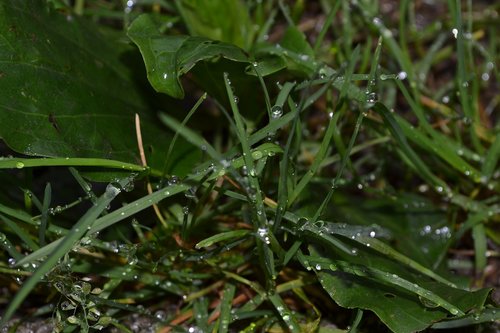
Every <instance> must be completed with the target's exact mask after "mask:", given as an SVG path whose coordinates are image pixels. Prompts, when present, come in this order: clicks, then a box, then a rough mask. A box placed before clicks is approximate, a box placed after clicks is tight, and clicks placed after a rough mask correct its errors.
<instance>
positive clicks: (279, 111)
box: [271, 105, 283, 119]
mask: <svg viewBox="0 0 500 333" xmlns="http://www.w3.org/2000/svg"><path fill="white" fill-rule="evenodd" d="M282 115H283V108H282V107H281V106H279V105H275V106H273V107H272V108H271V117H272V118H273V119H278V118H280V117H281V116H282Z"/></svg>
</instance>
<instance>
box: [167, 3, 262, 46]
mask: <svg viewBox="0 0 500 333" xmlns="http://www.w3.org/2000/svg"><path fill="white" fill-rule="evenodd" d="M176 3H177V8H178V9H179V11H180V13H181V16H182V19H183V20H184V23H185V24H186V26H187V28H188V30H189V33H190V34H191V35H193V36H201V37H206V38H209V39H213V40H218V41H222V42H226V43H230V44H234V45H236V46H238V47H241V48H243V49H245V50H248V49H249V48H250V47H251V45H252V39H253V36H254V35H255V32H256V31H255V30H254V27H253V24H252V23H251V21H250V17H249V15H248V9H247V8H246V5H245V3H244V2H243V1H241V0H211V1H204V0H177V1H176Z"/></svg>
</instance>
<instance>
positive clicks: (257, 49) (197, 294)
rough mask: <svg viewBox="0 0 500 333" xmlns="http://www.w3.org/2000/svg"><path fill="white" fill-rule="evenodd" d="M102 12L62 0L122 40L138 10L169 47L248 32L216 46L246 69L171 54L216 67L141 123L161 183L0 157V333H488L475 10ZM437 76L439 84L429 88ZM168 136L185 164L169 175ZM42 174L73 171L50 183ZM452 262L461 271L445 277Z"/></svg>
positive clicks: (487, 190)
mask: <svg viewBox="0 0 500 333" xmlns="http://www.w3.org/2000/svg"><path fill="white" fill-rule="evenodd" d="M218 3H219V6H223V3H224V2H223V1H220V2H218ZM233 5H234V4H233ZM116 6H117V5H116V4H115V3H113V2H104V3H102V4H92V3H86V4H85V3H84V2H81V1H77V5H76V7H75V9H74V11H73V12H72V13H74V14H80V15H84V16H89V17H90V16H92V17H94V18H95V19H97V21H102V22H108V23H109V22H110V20H117V22H118V23H119V25H120V26H121V25H122V24H124V25H125V26H126V27H128V25H129V23H130V22H132V21H133V19H135V18H136V17H137V16H138V14H140V13H142V12H144V13H147V14H146V15H150V16H148V18H147V19H144V20H143V21H141V23H143V22H148V24H150V23H151V22H153V23H154V24H156V25H157V28H158V29H159V30H160V31H166V33H167V34H168V35H174V36H176V35H179V34H181V33H188V32H193V31H196V32H197V33H200V31H202V30H200V29H201V28H200V26H194V25H196V24H197V23H196V22H198V21H197V20H196V18H200V20H201V18H203V19H204V20H206V21H202V23H203V24H201V23H200V24H201V25H202V27H204V28H206V29H208V27H212V28H213V27H219V29H222V30H221V31H223V32H224V29H233V28H234V26H237V25H238V23H239V24H240V25H239V26H240V27H242V29H243V28H244V27H247V26H252V24H251V23H252V22H254V23H255V25H256V26H257V27H258V28H255V29H257V30H254V31H250V32H248V34H249V35H248V36H246V35H245V36H243V37H244V38H243V39H241V38H236V37H234V36H233V35H232V34H229V33H228V31H226V34H225V33H221V35H220V39H223V42H228V43H229V42H233V43H234V44H237V43H240V44H238V45H239V46H241V47H243V48H246V51H247V52H248V54H249V57H250V58H251V59H249V60H248V61H247V62H245V61H242V60H241V59H240V58H239V57H240V56H241V55H240V53H238V56H235V55H234V53H231V51H230V50H232V49H231V47H230V46H229V44H224V43H221V44H219V43H213V42H211V41H207V40H204V39H202V38H199V39H196V38H195V39H190V40H188V41H189V43H194V45H195V47H193V48H192V49H190V52H192V53H189V52H188V53H187V55H186V54H182V56H185V57H186V58H189V57H190V56H192V54H196V52H197V50H198V48H204V47H207V48H208V47H215V48H217V47H220V45H222V46H221V47H222V48H225V49H221V50H220V51H218V52H220V57H221V58H224V60H220V59H218V60H220V61H218V62H215V61H214V62H212V61H211V60H212V59H208V60H207V59H206V58H203V57H202V56H200V57H199V59H198V58H196V60H193V61H194V62H195V63H196V62H199V63H198V65H197V66H195V67H193V66H194V64H184V65H185V66H186V67H182V68H180V69H179V75H181V74H184V73H180V72H182V71H186V72H187V71H189V70H190V69H192V74H190V75H191V76H190V77H188V78H187V79H185V81H183V82H182V83H184V86H185V87H189V86H196V87H190V88H186V92H185V94H186V96H187V98H186V99H185V101H186V103H190V105H192V106H189V107H185V105H184V106H183V107H184V108H187V109H189V108H190V111H189V112H188V113H187V114H186V115H182V116H177V115H176V114H175V112H172V113H168V112H166V111H167V110H166V109H167V106H165V105H163V106H162V109H163V110H164V111H161V112H160V113H159V114H158V118H157V119H158V120H159V121H160V122H161V123H162V124H163V125H164V126H165V130H169V131H171V132H172V133H173V136H172V137H173V139H172V141H170V142H169V143H168V149H167V150H166V151H167V154H166V155H165V157H164V159H163V160H162V161H161V163H160V164H159V165H161V166H163V169H161V168H157V167H155V166H148V165H147V161H146V160H145V158H143V159H142V162H141V163H140V165H139V163H137V164H133V163H123V162H121V161H114V160H108V159H99V158H64V157H61V158H32V157H31V158H29V157H26V156H21V155H20V154H16V156H14V157H8V158H2V159H1V160H0V168H1V169H3V170H2V174H1V175H0V177H2V180H5V184H7V185H8V187H6V191H5V193H4V194H2V195H1V197H0V220H1V221H2V224H1V227H0V232H1V233H0V245H1V246H2V248H3V250H4V251H3V253H2V260H3V261H2V263H1V264H0V270H1V271H2V273H3V276H2V278H1V281H2V283H3V284H4V285H5V286H7V288H6V296H5V297H6V298H7V297H9V298H10V297H12V299H10V300H9V301H8V302H5V301H4V304H5V305H6V310H5V312H3V313H2V325H4V324H6V323H7V321H8V320H9V319H10V318H11V317H12V316H13V315H14V313H15V312H16V311H18V313H21V314H23V313H24V312H30V311H29V310H32V309H33V308H38V309H37V310H36V311H34V314H35V315H36V316H40V317H46V316H51V317H52V318H53V319H54V330H55V331H65V330H75V329H79V330H81V331H85V332H87V331H91V330H101V329H104V328H106V327H111V326H115V327H116V328H117V329H119V330H122V331H134V330H135V329H134V327H135V324H134V323H130V322H129V321H128V320H127V318H128V317H129V316H130V314H135V315H138V316H139V315H140V316H141V317H142V318H147V319H146V320H147V321H148V325H150V326H151V327H154V328H155V329H156V330H157V331H159V332H174V331H175V332H177V331H179V332H185V331H188V332H211V331H218V332H232V331H242V332H254V331H270V332H316V331H318V332H356V331H357V330H360V331H363V330H365V331H374V330H376V329H377V328H378V325H386V326H387V327H388V328H389V329H390V330H392V331H394V332H413V331H421V330H425V329H427V328H431V329H432V328H433V329H447V328H448V329H449V328H462V327H465V326H469V325H476V326H475V327H478V330H483V329H484V330H486V329H489V328H491V327H493V328H494V327H495V325H496V326H498V325H497V322H498V319H499V317H498V314H499V313H500V312H499V311H498V308H497V305H496V304H495V302H494V301H492V300H491V299H489V298H488V296H489V294H490V292H491V289H489V287H493V285H491V279H492V274H491V273H489V272H490V270H491V267H496V266H495V265H498V263H497V262H496V261H497V257H498V244H499V241H500V239H499V237H498V232H497V231H496V229H495V224H496V223H498V216H499V214H498V213H499V211H500V206H499V204H498V189H499V183H498V178H499V176H500V174H499V172H498V159H499V156H500V139H499V134H498V117H497V116H496V115H495V114H494V112H493V110H494V109H495V108H496V107H497V104H498V98H497V97H491V95H489V91H490V89H491V87H493V86H495V85H497V84H498V83H497V81H498V70H497V69H496V68H495V66H493V67H492V68H491V65H489V64H494V63H495V59H497V58H498V55H496V54H495V50H496V43H497V39H498V37H497V36H496V35H494V34H492V30H489V29H490V26H489V25H488V19H489V17H488V15H489V14H487V13H485V14H481V15H479V16H478V17H477V18H476V17H475V15H473V14H476V12H475V8H476V7H474V6H472V4H471V3H469V4H468V5H467V6H468V7H466V8H462V7H461V6H462V5H461V2H458V1H456V2H454V1H449V2H448V4H447V6H446V5H445V4H436V5H435V6H436V8H435V10H437V11H439V10H444V9H446V12H447V13H449V18H448V20H445V21H444V22H443V23H442V24H441V25H440V26H437V25H435V24H427V25H425V26H420V23H419V22H418V18H417V16H416V15H417V8H415V6H417V5H416V4H413V3H411V2H409V1H403V2H402V3H401V4H399V16H398V20H399V21H394V20H390V19H383V18H382V16H381V15H382V14H383V13H382V11H383V10H385V9H384V8H383V7H380V8H379V6H377V5H376V4H375V3H374V4H370V3H368V2H365V1H359V2H353V3H348V2H340V1H335V2H334V3H333V5H331V4H329V3H327V2H324V3H323V2H321V4H314V5H313V4H306V3H305V2H301V1H297V2H295V3H293V4H287V3H285V2H283V1H278V2H276V3H275V2H274V1H270V2H266V3H263V2H253V1H249V2H246V3H245V6H243V5H242V7H241V8H239V7H238V10H239V11H241V12H240V14H241V15H242V16H241V17H244V19H241V22H236V21H235V22H232V23H231V24H230V25H228V26H230V28H228V26H226V25H224V24H223V23H224V22H223V21H222V20H223V19H224V20H225V19H228V18H225V17H220V16H214V17H215V18H214V17H210V15H208V14H207V13H205V12H203V11H204V10H205V11H207V12H210V11H211V10H213V11H214V12H216V11H217V8H216V5H213V6H215V7H213V8H212V7H210V6H211V5H210V6H209V5H207V7H203V5H201V4H199V8H198V7H196V6H194V7H192V6H191V7H190V6H189V5H188V4H187V2H185V1H178V2H176V5H175V6H173V5H169V4H168V3H164V4H163V3H161V2H158V3H155V4H154V5H153V6H152V7H149V6H148V5H147V4H141V3H137V4H135V3H134V2H128V3H127V6H128V7H126V8H125V12H122V8H121V7H120V8H119V10H118V11H117V10H116ZM234 6H238V5H234ZM422 6H423V7H424V10H431V9H433V8H432V7H430V5H422ZM426 6H429V7H426ZM442 6H443V7H442ZM478 6H479V5H478ZM62 8H65V9H63V10H67V11H71V9H68V8H67V7H65V6H63V7H62ZM214 8H215V9H214ZM221 8H222V7H221ZM221 8H219V10H222V9H221ZM478 8H479V7H478ZM235 10H236V9H235ZM488 10H490V11H493V12H495V11H498V10H497V8H496V7H495V6H491V7H488ZM313 11H314V12H313ZM214 12H210V13H214ZM426 14H427V15H431V16H432V13H426ZM214 15H215V14H214ZM310 15H315V16H317V18H318V19H320V20H324V24H323V25H322V26H321V29H319V31H318V32H315V31H312V30H311V29H308V28H307V23H310V21H308V19H307V17H308V16H310ZM432 17H434V18H435V16H432ZM143 18H144V16H143ZM301 18H302V20H301ZM217 20H221V22H220V23H218V21H217ZM218 24H219V25H220V26H219V25H218ZM476 26H478V28H477V30H475V29H476V28H475V27H476ZM131 30H132V29H131ZM131 30H129V35H130V36H132V40H134V42H135V43H137V44H138V46H139V48H140V49H141V52H142V55H143V57H144V59H147V60H146V66H149V65H150V64H151V63H150V62H148V61H149V60H150V58H148V57H152V59H153V60H156V62H153V66H167V65H169V64H165V62H163V63H162V62H161V61H159V60H162V59H163V58H161V57H163V56H165V55H164V54H163V53H162V52H157V53H154V52H150V53H148V51H147V50H146V48H145V47H143V45H142V44H140V43H141V42H140V41H139V38H137V36H138V34H137V30H134V31H131ZM216 31H217V30H210V34H211V35H210V36H209V37H212V38H213V36H214V34H216ZM139 32H140V37H141V38H143V39H147V38H151V39H152V40H154V41H158V40H161V36H160V37H159V35H158V32H157V31H154V32H152V31H149V30H148V29H143V30H140V31H139ZM148 34H150V35H148ZM207 34H209V33H208V32H207ZM338 34H341V36H342V38H339V36H338ZM482 35H485V36H486V37H481V36H482ZM151 36H153V37H151ZM240 37H241V36H240ZM231 38H235V39H234V40H231ZM481 38H483V39H481ZM274 39H276V40H274ZM278 39H279V42H280V43H279V44H278ZM186 40H187V39H186ZM486 42H487V43H488V44H487V45H485V43H486ZM148 43H149V41H148ZM159 43H160V44H161V42H159ZM165 43H167V42H165ZM186 43H187V42H186ZM197 43H198V44H197ZM167 44H168V43H167ZM151 45H153V46H151ZM154 45H155V44H154V43H151V44H147V46H151V47H154ZM190 45H191V44H190ZM207 45H208V46H207ZM311 45H313V46H311ZM170 46H171V45H170V44H168V47H170ZM186 48H188V46H186ZM145 50H146V51H145ZM181 50H182V49H181ZM208 50H209V51H210V52H212V50H213V49H208ZM228 50H229V51H228ZM209 51H207V52H209ZM176 52H181V51H179V50H177V51H176ZM166 53H168V52H166ZM179 54H181V53H179ZM241 54H243V53H241ZM245 54H246V53H245ZM477 55H479V56H480V60H476V61H478V62H479V64H476V65H475V66H474V63H473V60H474V59H475V56H477ZM450 57H453V58H452V59H453V60H450ZM175 61H177V60H175ZM179 61H180V60H179ZM242 63H243V64H244V65H242ZM141 65H142V64H141ZM189 66H191V67H189ZM441 66H444V67H445V68H456V70H453V71H452V75H446V76H444V77H440V73H439V68H440V67H441ZM187 67H189V69H186V68H187ZM153 68H155V69H156V68H158V69H159V70H163V69H162V67H153ZM477 69H479V72H478V70H477ZM483 70H484V72H482V71H483ZM161 73H163V72H161ZM165 73H166V72H165ZM176 73H177V72H176ZM486 74H487V76H486ZM148 75H149V76H148V77H149V79H150V80H151V81H152V83H153V86H154V87H155V89H156V88H157V87H159V88H160V89H161V87H162V84H163V83H162V81H154V80H155V79H154V78H153V77H154V75H155V74H153V72H152V71H150V72H148ZM164 75H165V80H166V78H167V77H168V75H166V74H164ZM176 75H177V74H176ZM179 77H180V76H179ZM0 79H1V76H0ZM156 79H157V78H156ZM277 80H278V82H277V83H276V84H275V82H276V81H277ZM153 81H154V82H153ZM158 82H159V83H158ZM187 82H190V83H189V84H186V83H187ZM171 84H172V86H169V87H167V88H169V89H171V90H167V91H176V92H179V91H181V92H182V94H184V90H183V88H182V87H181V86H180V83H179V81H178V77H175V81H174V82H173V83H171ZM178 85H179V86H178ZM172 87H173V88H172ZM179 87H180V88H179ZM176 89H180V90H176ZM200 90H206V91H207V93H202V94H201V95H202V97H201V98H197V96H200ZM155 96H156V97H158V99H161V98H160V97H159V96H158V95H155ZM168 102H169V103H170V102H171V101H170V100H169V101H168ZM159 104H160V105H161V102H159ZM483 105H486V107H484V108H483V107H482V106H483ZM211 114H212V115H211ZM213 115H214V116H213ZM206 119H209V121H210V122H213V123H214V124H216V126H205V123H206V122H207V120H206ZM136 130H137V131H138V133H140V127H139V126H137V128H136ZM134 134H135V133H134ZM123 135H131V133H123ZM139 137H140V136H139ZM181 140H184V141H182V142H187V143H189V144H190V145H191V147H192V149H194V150H196V151H201V153H200V154H199V155H197V157H198V159H197V160H196V161H195V162H192V163H191V164H190V169H189V170H187V171H186V172H185V174H186V175H185V176H182V177H179V176H178V175H176V174H175V173H174V172H172V170H174V169H175V168H174V166H175V163H176V161H174V160H173V152H174V151H175V150H176V149H177V147H179V142H180V141H181ZM139 142H141V140H139ZM193 147H194V148H193ZM145 148H146V149H147V147H144V145H143V144H140V143H139V145H138V148H137V150H138V151H141V152H142V153H144V151H145V150H146V149H145ZM186 160H187V158H186ZM56 167H57V168H58V169H57V170H61V168H64V169H68V170H69V172H66V173H64V174H62V176H59V175H57V176H54V174H53V173H52V172H53V170H55V168H56ZM124 170H125V171H126V173H123V171H124ZM118 171H120V172H118ZM40 173H42V174H43V175H44V178H43V179H44V181H43V184H42V183H41V182H39V181H37V179H36V178H37V177H38V176H39V174H40ZM13 176H14V177H13ZM98 178H99V179H102V178H107V181H106V182H104V183H99V182H97V181H96V179H98ZM110 179H111V181H110ZM68 184H70V185H68ZM103 184H104V185H103ZM7 185H6V186H7ZM19 189H21V190H19ZM71 198H73V199H71ZM469 250H472V251H469ZM469 254H472V256H473V258H472V256H468V255H469ZM495 260H496V261H495ZM464 267H465V268H467V269H468V270H469V271H468V274H465V275H461V274H453V271H459V270H461V269H463V268H464ZM494 287H496V286H494ZM28 300H29V302H27V301H28ZM24 310H26V311H24ZM32 312H33V311H32ZM495 321H496V323H495ZM374 322H375V323H377V324H373V323H374ZM332 326H335V328H332Z"/></svg>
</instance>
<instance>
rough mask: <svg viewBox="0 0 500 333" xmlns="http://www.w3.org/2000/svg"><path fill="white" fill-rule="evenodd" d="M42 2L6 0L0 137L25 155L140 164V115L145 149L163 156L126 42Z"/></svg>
mask: <svg viewBox="0 0 500 333" xmlns="http://www.w3.org/2000/svg"><path fill="white" fill-rule="evenodd" d="M44 3H45V2H44V1H3V2H2V3H1V4H0V137H1V138H2V139H3V140H4V141H5V142H6V143H7V144H8V145H9V147H10V148H12V149H13V150H15V151H16V152H19V153H22V154H26V155H33V156H50V157H85V158H106V159H114V160H118V161H122V162H128V163H134V164H140V159H139V152H138V148H137V139H136V129H135V123H134V114H135V113H138V114H139V115H140V118H141V127H142V134H143V141H144V145H145V149H146V152H148V151H150V150H151V151H154V152H155V153H154V154H159V155H163V153H162V152H163V149H164V148H163V147H164V146H165V141H168V139H169V138H168V136H166V135H165V134H164V133H162V132H161V129H160V127H158V126H157V124H156V122H155V121H154V119H153V118H152V117H151V115H149V114H148V112H147V111H146V110H147V108H146V103H145V101H144V100H143V98H142V97H141V95H139V93H138V90H137V89H135V86H134V84H133V82H132V81H131V74H130V71H129V69H128V68H127V67H126V66H124V64H122V63H121V59H120V57H121V54H120V53H119V51H118V50H119V49H123V47H121V46H119V45H117V44H116V42H114V41H110V40H107V39H105V38H104V37H103V36H102V35H101V34H100V33H99V32H98V31H97V28H96V26H95V25H94V23H91V22H88V21H85V20H83V19H81V18H79V17H73V16H65V15H63V14H61V13H59V12H56V11H55V10H50V9H49V8H47V6H46V5H44ZM149 147H151V149H148V148H149ZM184 154H186V155H187V154H188V152H186V151H185V152H184ZM151 156H152V155H149V156H148V157H151ZM148 159H149V158H148ZM151 159H153V158H151Z"/></svg>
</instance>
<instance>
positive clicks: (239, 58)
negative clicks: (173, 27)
mask: <svg viewBox="0 0 500 333" xmlns="http://www.w3.org/2000/svg"><path fill="white" fill-rule="evenodd" d="M128 36H129V37H130V39H132V41H133V42H134V43H135V44H136V45H137V46H138V47H139V50H140V51H141V53H142V57H143V59H144V63H145V65H146V70H147V75H148V79H149V82H150V83H151V85H152V86H153V88H154V89H155V90H156V91H158V92H162V93H165V94H168V95H170V96H172V97H175V98H183V97H184V89H183V88H182V85H181V84H180V81H179V78H180V77H181V76H182V75H184V74H186V73H187V72H189V71H190V70H191V68H193V67H194V66H195V65H196V63H198V62H199V61H202V60H210V59H217V58H219V57H223V58H226V59H229V60H232V61H236V62H243V63H244V62H248V61H249V60H248V57H247V55H246V54H245V52H244V51H243V50H242V49H240V48H238V47H237V46H234V45H231V44H227V43H223V42H218V41H214V40H210V39H207V38H204V37H190V36H164V35H162V34H160V32H159V31H158V29H157V27H156V25H155V23H154V21H153V19H152V18H151V16H150V15H147V14H143V15H141V16H139V17H138V18H137V19H136V20H135V21H134V22H132V24H131V25H130V27H129V30H128Z"/></svg>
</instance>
